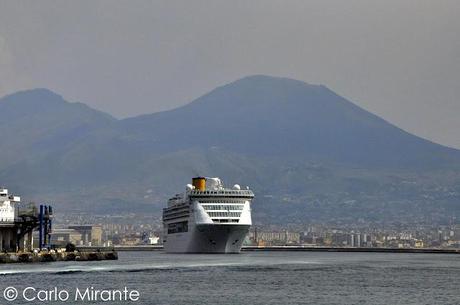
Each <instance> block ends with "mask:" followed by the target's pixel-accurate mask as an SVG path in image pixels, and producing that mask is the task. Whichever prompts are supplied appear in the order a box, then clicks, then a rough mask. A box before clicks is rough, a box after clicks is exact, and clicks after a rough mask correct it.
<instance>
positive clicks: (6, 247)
mask: <svg viewBox="0 0 460 305" xmlns="http://www.w3.org/2000/svg"><path fill="white" fill-rule="evenodd" d="M20 201H21V198H20V197H19V196H14V195H10V194H8V189H6V188H3V187H0V251H16V247H17V245H16V241H17V227H16V223H15V221H16V205H17V204H18V203H19V202H20Z"/></svg>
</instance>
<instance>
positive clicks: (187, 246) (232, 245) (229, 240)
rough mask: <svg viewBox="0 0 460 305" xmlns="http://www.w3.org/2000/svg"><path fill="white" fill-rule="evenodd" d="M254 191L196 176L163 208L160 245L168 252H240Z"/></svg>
mask: <svg viewBox="0 0 460 305" xmlns="http://www.w3.org/2000/svg"><path fill="white" fill-rule="evenodd" d="M253 198H254V193H253V192H252V191H251V190H250V189H249V188H248V187H247V188H246V189H241V187H240V186H239V185H238V184H235V185H234V186H233V187H232V188H225V187H224V185H223V184H222V181H221V180H220V179H219V178H207V177H195V178H193V179H192V184H188V185H187V186H186V190H185V192H184V193H182V194H177V195H175V196H174V197H172V198H171V199H169V200H168V207H167V208H165V209H163V228H164V234H163V245H164V249H165V251H166V252H169V253H239V252H240V250H241V245H242V244H243V241H244V239H245V238H246V235H247V233H248V231H249V228H250V227H251V224H252V221H251V201H252V199H253Z"/></svg>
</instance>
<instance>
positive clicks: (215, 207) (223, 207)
mask: <svg viewBox="0 0 460 305" xmlns="http://www.w3.org/2000/svg"><path fill="white" fill-rule="evenodd" d="M202 206H203V209H205V210H224V211H241V210H242V209H243V205H204V204H203V205H202Z"/></svg>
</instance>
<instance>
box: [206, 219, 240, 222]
mask: <svg viewBox="0 0 460 305" xmlns="http://www.w3.org/2000/svg"><path fill="white" fill-rule="evenodd" d="M212 221H214V222H233V223H238V222H239V221H240V220H239V219H216V218H213V219H212Z"/></svg>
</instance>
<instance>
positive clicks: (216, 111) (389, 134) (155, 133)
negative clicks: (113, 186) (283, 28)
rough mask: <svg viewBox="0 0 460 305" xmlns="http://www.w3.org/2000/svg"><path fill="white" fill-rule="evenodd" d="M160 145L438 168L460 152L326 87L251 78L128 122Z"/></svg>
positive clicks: (140, 136)
mask: <svg viewBox="0 0 460 305" xmlns="http://www.w3.org/2000/svg"><path fill="white" fill-rule="evenodd" d="M121 123H122V125H123V126H124V127H125V129H126V130H127V131H128V133H129V134H130V135H132V136H133V137H134V139H136V140H138V141H140V142H142V145H143V146H145V145H146V144H147V145H149V144H150V145H151V148H152V149H153V150H154V151H158V152H171V151H175V150H181V149H188V148H190V147H208V148H209V147H219V148H222V149H223V150H229V151H233V152H237V153H242V154H248V155H252V156H283V157H288V158H299V157H300V158H308V159H312V158H313V159H316V160H324V161H328V162H330V161H333V162H339V163H347V164H354V165H359V166H371V167H376V166H385V167H388V166H391V167H398V168H399V167H404V168H407V167H416V168H426V167H428V166H434V167H435V168H436V167H439V166H440V165H441V164H443V165H446V164H451V162H452V161H459V151H457V150H454V149H449V148H446V147H443V146H441V145H437V144H434V143H432V142H429V141H426V140H424V139H421V138H419V137H416V136H413V135H411V134H409V133H407V132H405V131H403V130H401V129H399V128H397V127H395V126H393V125H391V124H389V123H388V122H386V121H384V120H383V119H381V118H379V117H377V116H375V115H373V114H371V113H369V112H367V111H365V110H363V109H361V108H359V107H357V106H356V105H354V104H353V103H351V102H349V101H347V100H346V99H344V98H342V97H340V96H338V95H337V94H335V93H334V92H332V91H331V90H329V89H328V88H326V87H324V86H315V85H309V84H306V83H304V82H300V81H296V80H292V79H286V78H275V77H268V76H251V77H246V78H243V79H241V80H238V81H236V82H233V83H231V84H229V85H226V86H223V87H220V88H217V89H215V90H213V91H212V92H210V93H208V94H206V95H204V96H203V97H200V98H198V99H197V100H195V101H193V102H192V103H190V104H188V105H186V106H184V107H181V108H178V109H175V110H172V111H166V112H161V113H155V114H151V115H145V116H140V117H136V118H131V119H127V120H124V121H122V122H121Z"/></svg>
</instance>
